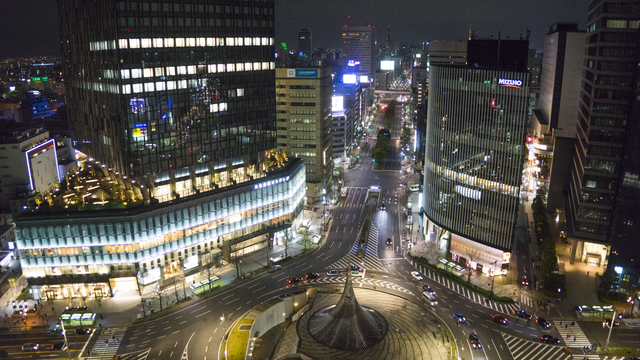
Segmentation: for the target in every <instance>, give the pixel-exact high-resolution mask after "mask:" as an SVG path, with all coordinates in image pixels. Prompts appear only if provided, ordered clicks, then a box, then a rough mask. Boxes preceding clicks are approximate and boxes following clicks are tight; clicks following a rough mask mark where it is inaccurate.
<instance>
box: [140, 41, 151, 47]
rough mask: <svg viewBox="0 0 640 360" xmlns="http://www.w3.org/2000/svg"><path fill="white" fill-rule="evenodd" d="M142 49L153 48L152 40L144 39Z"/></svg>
mask: <svg viewBox="0 0 640 360" xmlns="http://www.w3.org/2000/svg"><path fill="white" fill-rule="evenodd" d="M141 43H142V48H145V49H146V48H150V47H151V39H142V40H141Z"/></svg>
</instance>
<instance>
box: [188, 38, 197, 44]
mask: <svg viewBox="0 0 640 360" xmlns="http://www.w3.org/2000/svg"><path fill="white" fill-rule="evenodd" d="M187 46H196V39H195V38H187Z"/></svg>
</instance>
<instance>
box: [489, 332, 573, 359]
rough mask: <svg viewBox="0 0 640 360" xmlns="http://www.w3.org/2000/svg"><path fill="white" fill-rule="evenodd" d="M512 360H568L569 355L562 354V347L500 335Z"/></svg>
mask: <svg viewBox="0 0 640 360" xmlns="http://www.w3.org/2000/svg"><path fill="white" fill-rule="evenodd" d="M501 334H502V337H503V339H504V341H505V343H506V344H507V348H508V349H509V352H510V353H511V356H512V357H513V358H514V360H538V359H545V360H570V359H571V358H572V356H571V354H567V353H565V352H564V347H563V346H557V345H549V344H544V343H538V342H534V341H530V340H525V339H522V338H519V337H516V336H513V335H508V334H505V333H501Z"/></svg>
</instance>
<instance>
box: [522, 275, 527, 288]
mask: <svg viewBox="0 0 640 360" xmlns="http://www.w3.org/2000/svg"><path fill="white" fill-rule="evenodd" d="M522 285H524V286H529V279H527V277H526V276H523V277H522Z"/></svg>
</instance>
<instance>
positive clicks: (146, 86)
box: [144, 82, 154, 92]
mask: <svg viewBox="0 0 640 360" xmlns="http://www.w3.org/2000/svg"><path fill="white" fill-rule="evenodd" d="M153 90H154V86H153V83H152V82H150V83H145V84H144V91H147V92H150V91H153Z"/></svg>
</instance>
